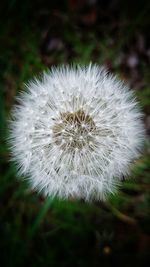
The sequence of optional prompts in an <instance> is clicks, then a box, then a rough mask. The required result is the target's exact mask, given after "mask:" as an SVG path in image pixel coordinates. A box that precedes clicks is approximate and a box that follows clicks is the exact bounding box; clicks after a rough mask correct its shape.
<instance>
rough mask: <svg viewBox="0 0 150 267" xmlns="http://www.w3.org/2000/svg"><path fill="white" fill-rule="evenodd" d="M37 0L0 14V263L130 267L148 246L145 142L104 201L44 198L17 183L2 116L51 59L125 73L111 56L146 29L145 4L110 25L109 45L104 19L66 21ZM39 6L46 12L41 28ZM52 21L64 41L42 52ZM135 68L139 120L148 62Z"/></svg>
mask: <svg viewBox="0 0 150 267" xmlns="http://www.w3.org/2000/svg"><path fill="white" fill-rule="evenodd" d="M127 2H128V1H127ZM38 3H39V7H41V6H42V7H43V9H42V10H40V8H39V9H38V8H37V14H35V12H34V13H33V14H32V11H33V9H34V7H35V6H36V5H35V6H34V4H35V2H34V1H33V3H32V4H31V6H30V3H29V1H25V2H23V4H20V3H19V1H17V0H16V1H15V0H14V1H10V2H9V5H8V7H7V12H6V14H7V15H9V16H11V19H8V20H5V18H2V22H3V23H2V24H3V26H1V42H0V46H1V54H0V66H1V72H0V78H1V79H0V109H1V112H0V125H1V132H0V134H1V136H0V137H1V145H0V155H1V157H0V164H1V172H0V181H1V186H0V197H1V201H0V211H1V214H0V233H1V236H0V237H1V238H0V255H1V262H2V263H3V266H11V267H12V266H36V267H37V266H72V265H73V264H75V265H76V266H100V263H101V264H102V266H110V265H111V262H114V263H115V264H118V265H119V266H120V265H121V266H131V265H133V264H134V263H136V266H148V265H147V260H148V257H149V255H148V254H149V253H148V252H149V249H150V236H149V235H150V231H149V223H150V213H149V206H150V193H149V191H150V185H149V170H150V158H149V151H150V145H149V143H148V142H147V143H146V146H145V151H144V153H143V155H142V156H141V158H140V159H139V160H138V161H137V162H136V164H135V165H134V167H133V169H132V172H131V175H130V177H129V179H128V180H127V181H124V182H123V183H122V188H121V189H120V191H119V192H118V194H117V196H113V197H110V199H109V200H108V202H107V203H84V202H82V201H76V200H69V201H59V200H57V199H54V200H52V199H50V198H48V199H46V200H44V199H43V198H42V197H40V196H39V195H38V194H37V193H36V192H30V191H29V188H28V183H27V181H22V180H21V179H20V177H18V178H16V169H15V166H14V165H13V164H12V163H9V162H8V161H9V149H8V147H7V145H6V141H5V140H6V138H7V134H8V133H7V118H9V114H10V110H11V107H12V105H13V103H14V96H15V95H16V94H17V92H18V91H19V90H21V89H22V87H23V83H24V82H26V81H27V80H28V79H30V78H32V76H33V75H38V74H39V73H40V71H42V70H44V69H45V68H47V67H50V66H51V65H52V64H59V63H61V62H62V63H71V62H80V63H88V62H89V61H91V60H92V61H93V62H97V63H98V64H104V65H105V66H107V67H108V68H110V69H111V70H113V71H114V72H115V73H118V74H119V75H120V76H121V77H123V78H124V79H126V80H128V79H130V75H131V72H129V70H128V69H127V68H126V67H125V68H124V66H123V67H122V66H120V65H118V64H116V59H117V58H118V57H119V56H120V53H121V52H122V50H123V49H124V48H125V49H127V48H130V44H131V45H132V37H133V35H134V32H135V31H138V30H139V28H140V31H141V30H142V31H144V30H145V31H146V34H148V33H147V20H144V17H145V16H146V15H147V13H146V12H147V11H148V8H149V4H148V5H146V6H144V7H143V11H142V13H141V12H140V13H139V15H138V14H137V15H136V16H135V17H134V27H133V25H132V27H131V28H130V31H128V28H129V26H130V23H131V24H132V20H131V22H129V23H127V21H128V18H127V14H128V13H127V14H126V13H125V14H124V16H123V19H125V23H123V25H124V26H119V28H118V30H117V34H116V38H117V45H116V44H113V43H112V37H113V33H111V31H110V28H111V25H110V24H109V25H108V29H107V25H106V24H105V21H104V23H102V25H100V27H98V25H99V24H98V22H97V24H94V25H90V26H88V27H87V26H82V25H80V23H79V24H78V14H76V15H75V16H73V19H72V18H71V17H70V16H72V13H71V15H70V14H69V12H70V11H69V10H68V9H66V11H64V10H63V9H62V10H61V9H59V5H58V8H56V7H57V6H56V7H55V9H54V10H53V9H52V10H51V6H49V13H47V9H46V6H45V7H44V5H42V4H41V2H40V1H38ZM21 5H22V6H21ZM52 6H53V4H52ZM64 6H65V5H64ZM4 7H5V6H4ZM18 10H19V11H20V12H19V11H18ZM52 11H53V12H52ZM42 12H45V13H44V14H46V15H45V17H44V19H43V21H44V22H43V24H42V26H41V25H40V20H41V16H42V15H41V13H42ZM65 12H66V13H65ZM71 12H72V11H71ZM106 12H107V10H106ZM51 13H54V14H55V13H56V15H54V18H55V22H54V25H53V21H51V20H49V17H48V16H50V15H51ZM141 14H142V15H141ZM31 15H32V16H31ZM60 17H61V18H63V19H62V20H63V25H62V27H63V33H61V32H60V29H59V25H60V23H59V20H60ZM123 19H122V20H123ZM4 21H5V23H4ZM70 21H71V23H70ZM123 22H124V21H123ZM43 25H44V26H43ZM51 25H52V26H51ZM95 25H96V26H95ZM53 27H54V28H55V31H56V32H55V31H54V32H55V34H54V37H55V35H58V36H59V38H60V39H61V38H62V42H63V45H62V48H61V49H57V47H56V48H53V49H52V50H48V51H47V50H46V48H41V47H42V43H43V42H45V43H46V46H48V44H47V41H44V37H43V36H44V34H45V32H48V31H49V28H50V32H51V28H53ZM105 28H106V30H108V32H109V31H110V35H108V34H107V33H106V31H105V30H104V29H105ZM101 32H102V34H101ZM56 33H57V34H56ZM125 33H128V34H127V35H126V34H125ZM52 37H53V35H52ZM50 38H51V35H50ZM49 42H50V41H49ZM44 45H45V44H44ZM44 47H45V46H44ZM126 47H127V48H126ZM43 50H44V51H43ZM45 50H46V52H45ZM140 74H141V75H142V78H143V79H144V86H143V87H142V89H139V90H136V92H135V93H136V95H137V97H138V100H139V102H140V104H141V107H142V109H143V111H144V112H145V120H146V119H147V118H148V117H149V106H150V98H149V95H150V89H149V87H150V77H149V65H148V64H147V63H145V62H140ZM131 254H132V255H131Z"/></svg>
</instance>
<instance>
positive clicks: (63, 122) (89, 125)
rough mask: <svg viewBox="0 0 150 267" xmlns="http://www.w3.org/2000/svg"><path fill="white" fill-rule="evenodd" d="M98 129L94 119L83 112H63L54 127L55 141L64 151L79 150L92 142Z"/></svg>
mask: <svg viewBox="0 0 150 267" xmlns="http://www.w3.org/2000/svg"><path fill="white" fill-rule="evenodd" d="M95 129H96V126H95V123H94V121H93V119H92V117H91V116H90V115H88V114H86V113H85V112H84V111H83V110H78V111H75V112H62V113H60V115H59V118H58V119H57V120H56V122H55V124H54V126H53V129H52V130H53V139H54V142H55V144H56V145H58V146H60V147H61V149H63V150H69V151H72V150H79V149H82V148H83V147H84V146H85V145H88V144H89V143H91V142H92V139H93V137H92V133H93V131H94V130H95Z"/></svg>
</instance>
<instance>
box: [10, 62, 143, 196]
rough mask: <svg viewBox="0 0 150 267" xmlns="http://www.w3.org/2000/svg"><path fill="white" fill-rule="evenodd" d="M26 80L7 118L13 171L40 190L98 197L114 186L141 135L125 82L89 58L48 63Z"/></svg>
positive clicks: (138, 117)
mask: <svg viewBox="0 0 150 267" xmlns="http://www.w3.org/2000/svg"><path fill="white" fill-rule="evenodd" d="M26 88H27V91H24V92H22V93H21V95H20V96H19V97H18V98H17V99H18V102H19V103H18V104H17V105H16V106H15V107H14V108H13V111H12V115H13V118H12V121H11V123H10V128H11V129H10V144H11V151H12V158H13V160H15V161H16V162H17V166H18V171H19V174H22V175H26V176H28V177H29V180H30V182H31V186H32V188H34V189H36V190H37V191H42V192H43V194H44V195H46V196H55V195H56V196H58V197H59V198H69V197H75V198H83V199H85V200H90V199H97V200H98V199H104V198H105V197H106V196H107V195H108V194H109V193H114V192H115V191H116V187H117V186H118V184H119V182H120V181H121V179H122V177H123V176H125V175H126V174H128V171H129V167H130V164H131V163H132V162H133V160H134V159H136V158H138V156H139V151H140V149H141V146H142V143H143V139H144V128H143V124H142V121H141V116H142V115H141V112H140V111H139V109H138V106H137V102H136V100H135V98H134V96H133V93H132V92H131V91H130V90H129V89H128V87H127V86H126V85H124V84H123V83H122V82H121V81H119V80H118V79H117V78H116V77H114V76H112V75H111V74H108V73H107V72H106V71H104V70H103V69H102V68H99V67H98V66H96V65H92V64H90V65H88V66H87V67H80V66H76V67H69V66H66V67H65V66H62V67H59V68H52V69H51V71H49V72H47V73H44V74H43V75H42V77H41V79H39V80H38V79H34V80H32V81H30V82H29V83H28V84H27V85H26Z"/></svg>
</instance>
